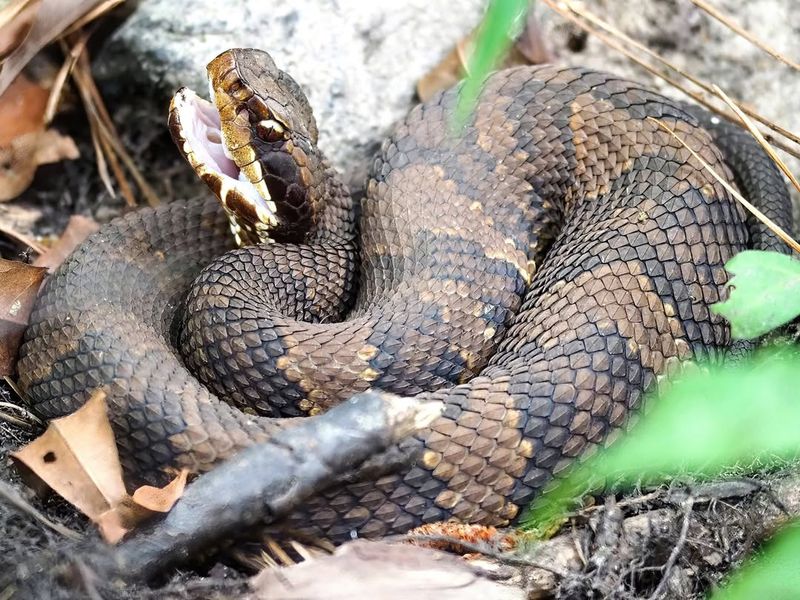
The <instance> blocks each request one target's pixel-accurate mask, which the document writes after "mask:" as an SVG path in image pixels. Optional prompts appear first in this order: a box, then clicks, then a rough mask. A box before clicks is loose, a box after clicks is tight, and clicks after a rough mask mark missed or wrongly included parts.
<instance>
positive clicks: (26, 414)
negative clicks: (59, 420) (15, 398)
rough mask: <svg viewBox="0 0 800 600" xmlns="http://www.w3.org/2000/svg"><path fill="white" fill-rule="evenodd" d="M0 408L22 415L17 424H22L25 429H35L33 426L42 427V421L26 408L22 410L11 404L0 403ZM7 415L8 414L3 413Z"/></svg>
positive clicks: (20, 407)
mask: <svg viewBox="0 0 800 600" xmlns="http://www.w3.org/2000/svg"><path fill="white" fill-rule="evenodd" d="M0 408H4V409H6V410H11V411H14V412H18V413H19V414H21V415H22V418H18V419H17V421H18V423H22V424H23V426H25V427H28V428H30V427H35V426H42V425H44V423H43V422H42V420H41V419H40V418H39V417H37V416H36V415H35V414H33V413H32V412H31V411H29V410H28V409H27V408H23V407H22V406H18V405H16V404H14V403H12V402H0ZM4 414H6V415H7V414H8V413H4Z"/></svg>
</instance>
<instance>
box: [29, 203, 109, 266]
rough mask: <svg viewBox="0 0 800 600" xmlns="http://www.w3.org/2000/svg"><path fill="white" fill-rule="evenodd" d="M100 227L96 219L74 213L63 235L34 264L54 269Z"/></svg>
mask: <svg viewBox="0 0 800 600" xmlns="http://www.w3.org/2000/svg"><path fill="white" fill-rule="evenodd" d="M98 229H100V225H98V224H97V221H95V220H94V219H92V218H89V217H84V216H82V215H72V216H71V217H70V218H69V223H67V227H66V229H64V232H63V233H62V234H61V237H59V238H58V240H57V241H56V242H55V243H54V244H53V245H52V246H50V248H48V249H47V251H46V252H45V253H44V254H41V255H39V257H38V258H37V259H36V260H35V261H33V264H34V265H36V266H37V267H45V268H47V269H48V270H49V271H51V272H52V271H54V270H55V269H56V268H57V267H58V266H59V265H60V264H61V263H62V262H64V259H66V258H67V256H69V255H70V254H71V253H72V251H73V250H75V248H77V247H78V244H80V243H81V242H82V241H83V240H85V239H86V238H87V237H89V236H90V235H92V234H93V233H94V232H96V231H97V230H98Z"/></svg>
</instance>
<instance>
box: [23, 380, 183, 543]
mask: <svg viewBox="0 0 800 600" xmlns="http://www.w3.org/2000/svg"><path fill="white" fill-rule="evenodd" d="M105 397H106V395H105V392H103V391H97V392H95V393H94V394H92V396H91V398H89V400H88V401H87V402H86V404H84V405H83V407H81V408H80V409H79V410H77V411H76V412H74V413H73V414H71V415H68V416H66V417H62V418H60V419H54V420H53V421H51V422H50V426H49V427H48V428H47V431H45V432H44V433H43V434H42V435H41V436H40V437H38V438H36V439H35V440H34V441H33V442H31V443H30V444H28V445H27V446H25V447H23V448H21V449H20V450H19V451H17V452H15V453H13V454H12V457H13V458H14V459H15V460H16V461H18V464H20V463H21V464H22V465H24V466H25V467H26V468H27V469H28V470H29V471H28V472H26V474H27V475H29V476H30V475H33V476H34V477H35V478H38V479H39V480H41V481H42V482H44V483H46V484H47V485H48V486H49V487H50V488H52V489H53V490H54V491H56V492H57V493H58V494H59V495H60V496H62V497H63V498H64V499H65V500H67V502H69V503H70V504H72V505H73V506H75V507H76V508H77V509H78V510H80V511H81V512H82V513H83V514H85V515H86V516H87V517H89V518H90V519H92V521H94V522H95V523H97V524H98V526H99V528H100V532H101V534H102V535H103V537H104V538H105V540H106V541H108V542H110V543H115V542H117V541H119V540H120V539H122V537H123V536H124V535H125V533H127V532H128V531H130V530H131V529H133V528H134V527H135V526H136V525H138V524H139V523H141V522H142V521H144V520H146V519H149V518H151V517H152V516H153V515H154V514H156V513H164V512H168V511H169V509H170V508H172V505H173V504H174V503H175V502H176V501H177V499H178V498H180V496H181V494H183V489H184V486H185V485H186V477H187V473H186V472H181V474H180V475H178V477H176V479H175V480H174V481H173V482H172V483H170V484H168V485H167V486H165V487H164V488H163V489H160V490H159V489H157V488H151V487H150V486H145V487H144V488H140V489H139V490H137V491H136V492H134V494H133V496H130V495H128V493H127V491H126V489H125V484H124V482H123V479H122V466H121V465H120V462H119V454H118V453H117V444H116V442H115V440H114V433H113V431H112V429H111V424H110V423H109V420H108V409H107V406H106V401H105Z"/></svg>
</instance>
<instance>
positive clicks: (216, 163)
mask: <svg viewBox="0 0 800 600" xmlns="http://www.w3.org/2000/svg"><path fill="white" fill-rule="evenodd" d="M169 129H170V133H171V134H172V139H173V140H174V141H175V143H176V145H177V146H178V149H179V150H180V152H181V154H183V156H184V158H186V160H187V161H188V162H189V164H190V165H191V166H192V168H193V169H194V171H195V173H197V175H198V176H199V177H200V179H202V180H203V182H204V183H205V184H206V185H207V186H208V187H209V188H210V189H211V191H212V192H213V193H214V195H215V196H217V198H218V199H219V200H220V202H221V203H222V206H223V207H224V208H225V211H226V212H227V213H228V217H229V218H230V222H231V231H232V232H233V234H234V236H235V238H236V242H237V244H239V245H244V244H247V243H258V242H265V241H269V231H270V229H272V228H274V227H276V226H277V224H278V218H277V215H276V206H275V203H274V201H273V200H272V198H271V197H270V195H269V191H268V190H267V187H266V185H263V181H262V182H261V183H262V185H256V184H254V183H253V181H252V179H253V177H254V176H255V175H256V174H255V173H251V172H247V171H248V170H247V169H240V168H239V167H238V166H237V165H236V162H235V161H234V160H233V158H232V157H231V155H230V152H229V150H228V148H227V147H226V143H225V135H224V132H223V127H222V123H221V120H220V115H219V112H217V109H216V107H215V106H214V104H212V103H211V102H208V101H207V100H205V99H203V98H201V97H200V96H198V95H197V94H196V93H195V92H193V91H192V90H190V89H188V88H186V87H184V88H181V89H180V90H178V92H177V93H176V94H175V96H173V98H172V101H171V102H170V111H169ZM250 170H252V169H250ZM264 194H266V196H265V195H264Z"/></svg>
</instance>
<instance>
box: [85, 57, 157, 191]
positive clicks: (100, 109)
mask: <svg viewBox="0 0 800 600" xmlns="http://www.w3.org/2000/svg"><path fill="white" fill-rule="evenodd" d="M72 78H73V80H74V81H75V84H76V86H77V87H78V91H79V93H80V95H81V99H82V101H83V105H84V108H85V109H86V114H87V116H88V118H89V124H90V126H91V127H92V141H93V143H94V144H95V149H96V150H97V149H98V148H99V149H101V151H98V170H99V171H100V174H101V177H102V176H103V173H105V178H104V183H105V184H106V186H107V187H108V186H109V185H110V183H109V180H108V171H107V168H106V164H107V165H108V166H110V167H111V170H112V172H113V173H114V178H115V179H116V181H117V184H118V185H119V189H120V193H121V194H122V195H123V197H124V198H125V201H126V202H127V204H128V205H129V206H136V197H135V195H134V193H133V189H132V188H131V186H130V184H129V183H128V181H127V179H126V177H125V173H124V171H123V168H122V167H123V165H124V167H125V169H127V172H128V173H129V174H130V176H131V177H132V178H133V180H134V181H135V182H136V185H137V186H138V188H139V191H140V192H141V194H142V196H144V197H145V200H146V201H147V203H148V204H149V205H150V206H157V205H158V204H159V200H158V196H156V193H155V192H154V191H153V189H152V188H151V187H150V184H148V183H147V180H145V178H144V176H142V174H141V172H140V171H139V169H138V167H137V166H136V164H135V163H134V161H133V159H132V158H131V157H130V155H129V154H128V152H127V151H126V150H125V146H124V144H123V143H122V141H121V140H120V138H119V134H118V133H117V130H116V127H115V126H114V122H113V121H112V120H111V116H110V115H109V114H108V111H107V110H106V107H105V104H104V103H103V98H102V96H101V95H100V91H99V90H98V89H97V86H96V85H95V83H94V79H93V78H92V74H91V67H90V65H89V57H88V55H87V53H85V52H83V53H81V54H80V55H79V56H78V58H77V61H76V63H75V66H74V69H73V71H72ZM103 157H104V158H103ZM112 195H113V192H112Z"/></svg>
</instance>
